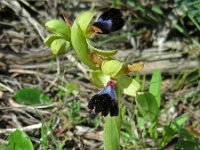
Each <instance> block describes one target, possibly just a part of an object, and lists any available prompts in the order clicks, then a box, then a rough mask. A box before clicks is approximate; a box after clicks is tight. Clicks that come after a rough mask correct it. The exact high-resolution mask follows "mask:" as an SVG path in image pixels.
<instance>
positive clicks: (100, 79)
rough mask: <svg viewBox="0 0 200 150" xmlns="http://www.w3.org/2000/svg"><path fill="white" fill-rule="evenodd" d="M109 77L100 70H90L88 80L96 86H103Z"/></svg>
mask: <svg viewBox="0 0 200 150" xmlns="http://www.w3.org/2000/svg"><path fill="white" fill-rule="evenodd" d="M109 80H110V77H109V76H107V75H105V74H103V73H102V72H101V70H95V71H92V72H91V74H90V81H91V82H92V83H93V84H95V85H96V86H98V87H105V86H106V84H107V82H108V81H109Z"/></svg>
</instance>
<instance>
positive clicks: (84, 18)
mask: <svg viewBox="0 0 200 150" xmlns="http://www.w3.org/2000/svg"><path fill="white" fill-rule="evenodd" d="M94 15H95V13H93V12H89V11H87V12H83V13H81V14H80V15H79V16H78V17H77V19H76V22H77V24H79V26H80V28H81V30H82V31H83V33H84V35H85V36H86V33H87V29H88V27H89V25H90V22H91V21H92V18H93V17H94Z"/></svg>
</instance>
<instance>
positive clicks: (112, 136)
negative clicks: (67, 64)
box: [44, 8, 144, 150]
mask: <svg viewBox="0 0 200 150" xmlns="http://www.w3.org/2000/svg"><path fill="white" fill-rule="evenodd" d="M95 15H96V14H95V13H94V12H89V11H88V12H83V13H81V14H80V15H78V16H77V18H76V19H75V21H74V22H73V24H71V23H70V22H69V21H68V20H67V19H66V18H65V17H64V21H61V20H50V21H48V22H47V23H46V24H45V26H46V27H47V28H48V29H49V30H50V31H51V32H52V34H51V35H49V36H48V37H47V38H46V39H45V40H44V43H45V45H47V46H48V47H50V48H51V51H52V54H53V55H54V56H58V55H62V54H65V53H67V52H68V50H69V49H70V48H72V49H73V50H74V51H75V53H76V56H77V58H78V59H79V60H80V61H81V62H82V63H84V64H85V65H86V66H88V67H89V68H90V69H91V72H90V80H91V82H92V83H93V84H95V85H96V86H97V87H101V88H103V89H102V90H101V91H100V92H99V93H97V94H96V95H94V96H93V97H92V98H91V99H90V100H89V103H88V108H89V109H91V110H94V111H95V113H101V114H102V116H104V117H105V124H104V149H105V150H119V149H120V130H121V124H122V121H121V96H122V94H127V95H129V96H132V97H137V95H138V94H137V91H138V90H139V89H140V84H139V83H138V82H137V81H136V80H134V79H133V78H132V77H128V76H127V75H128V74H131V73H136V72H139V71H140V70H142V69H143V67H144V64H143V63H139V64H127V63H126V62H121V61H119V60H117V59H116V58H115V57H114V55H115V54H116V53H117V50H101V49H98V48H96V47H94V46H93V45H92V44H91V43H92V42H91V39H92V38H93V37H94V36H97V35H98V34H112V32H114V31H117V30H120V29H121V28H122V27H123V25H124V23H125V21H124V19H123V15H122V13H121V11H120V10H118V9H115V8H110V9H108V10H107V11H105V12H104V13H103V14H102V15H100V17H98V19H97V21H96V22H95V21H94V19H93V18H94V16H95Z"/></svg>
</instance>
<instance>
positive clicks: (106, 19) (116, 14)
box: [92, 8, 125, 34]
mask: <svg viewBox="0 0 200 150" xmlns="http://www.w3.org/2000/svg"><path fill="white" fill-rule="evenodd" d="M122 16H123V15H122V13H121V11H120V10H119V9H116V8H110V9H108V10H107V11H105V12H104V13H103V14H102V15H101V16H100V17H99V18H98V19H97V22H95V23H94V24H93V25H92V26H93V27H96V28H98V29H99V30H96V33H99V34H108V33H110V32H114V31H117V30H120V29H121V28H122V27H123V26H124V22H125V21H124V19H122Z"/></svg>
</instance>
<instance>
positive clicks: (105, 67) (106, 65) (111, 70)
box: [101, 60, 123, 77]
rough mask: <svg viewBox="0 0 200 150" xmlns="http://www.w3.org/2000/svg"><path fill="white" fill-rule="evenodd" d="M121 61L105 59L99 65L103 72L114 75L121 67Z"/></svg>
mask: <svg viewBox="0 0 200 150" xmlns="http://www.w3.org/2000/svg"><path fill="white" fill-rule="evenodd" d="M122 67H123V63H122V62H120V61H118V60H105V61H104V62H103V63H102V65H101V70H102V72H103V74H105V75H108V76H110V77H115V76H116V75H117V74H118V73H119V72H120V71H121V69H122Z"/></svg>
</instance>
